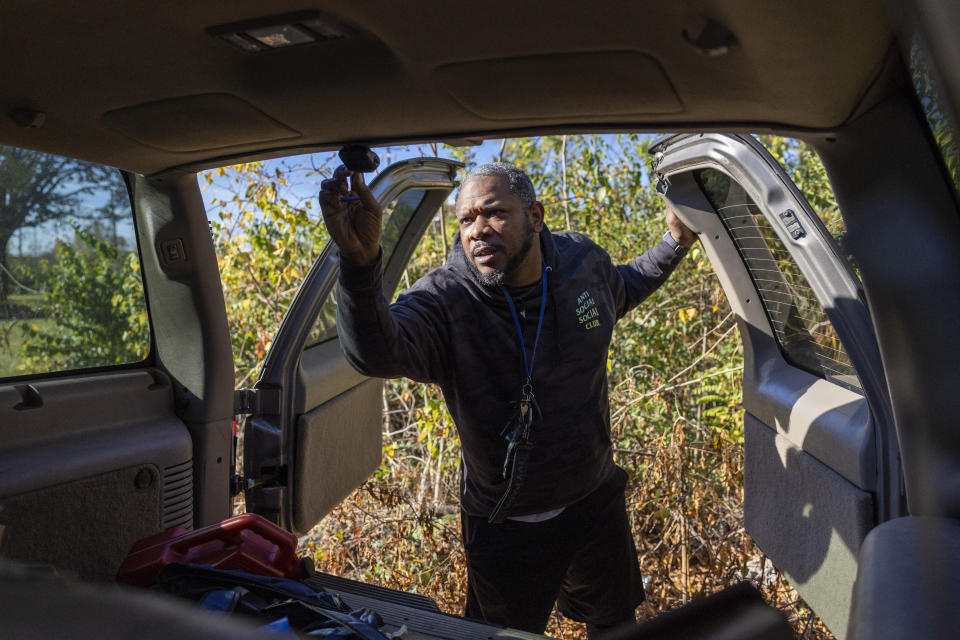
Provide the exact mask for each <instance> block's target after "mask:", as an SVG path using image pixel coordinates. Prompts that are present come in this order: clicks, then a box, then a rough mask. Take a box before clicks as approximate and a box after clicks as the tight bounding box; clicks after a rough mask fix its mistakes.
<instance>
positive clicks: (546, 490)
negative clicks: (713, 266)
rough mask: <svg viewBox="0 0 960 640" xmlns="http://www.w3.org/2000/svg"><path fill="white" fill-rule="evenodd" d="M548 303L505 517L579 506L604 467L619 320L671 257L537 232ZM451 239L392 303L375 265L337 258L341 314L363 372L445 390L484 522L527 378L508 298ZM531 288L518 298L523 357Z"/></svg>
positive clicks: (343, 333) (466, 488)
mask: <svg viewBox="0 0 960 640" xmlns="http://www.w3.org/2000/svg"><path fill="white" fill-rule="evenodd" d="M540 247H541V250H542V255H543V259H544V265H545V266H546V267H547V269H548V272H547V284H548V296H547V308H546V309H545V312H544V319H543V329H542V332H541V336H540V344H539V347H538V348H537V352H536V356H535V357H536V359H535V363H534V370H533V390H534V394H535V396H536V401H537V404H538V405H539V408H540V410H541V412H542V418H541V419H540V420H538V421H537V422H535V424H534V425H533V432H532V435H531V441H532V442H533V449H532V452H531V454H530V457H529V462H528V471H527V474H526V479H525V481H524V483H523V486H522V488H521V490H520V492H519V493H518V495H517V496H516V498H515V499H514V500H513V501H512V502H511V504H510V507H509V509H507V510H506V512H505V514H504V515H506V516H513V515H527V514H532V513H541V512H544V511H549V510H551V509H555V508H559V507H563V506H566V505H568V504H571V503H573V502H576V501H577V500H579V499H580V498H583V497H584V496H586V495H587V494H589V493H590V492H591V491H593V490H594V489H595V488H597V486H599V484H600V482H601V481H602V480H603V479H604V478H605V477H606V475H607V473H609V472H610V471H611V468H612V466H613V457H612V452H611V443H610V409H609V404H608V401H607V349H608V347H609V345H610V338H611V334H612V332H613V325H614V323H615V322H616V321H617V320H618V319H619V318H621V317H623V315H624V314H626V313H627V312H628V311H629V310H630V309H632V308H633V307H635V306H636V305H637V304H639V303H640V302H641V301H642V300H643V299H644V298H646V297H647V296H649V295H650V294H651V293H653V291H654V290H655V289H656V288H657V287H659V286H660V285H661V284H663V282H664V281H665V280H666V279H667V277H668V276H669V275H670V273H671V272H672V271H673V269H674V267H675V266H676V264H677V263H678V262H679V260H680V257H681V256H682V254H683V253H684V251H682V250H681V251H680V252H679V255H678V253H677V252H676V251H674V248H673V247H672V246H671V245H670V244H669V243H667V242H666V241H661V242H660V243H659V244H658V245H656V246H655V247H653V248H652V249H650V250H649V251H647V252H646V253H644V254H643V255H641V256H640V257H638V258H636V259H634V260H633V261H632V262H630V263H629V264H626V265H621V266H615V265H614V264H613V263H612V261H611V259H610V256H609V255H608V254H607V252H606V251H604V250H603V249H602V248H600V247H599V246H598V245H597V244H595V243H594V242H593V241H592V240H590V239H589V238H587V237H586V236H583V235H581V234H578V233H573V232H561V233H551V232H550V231H548V230H547V229H546V227H544V229H543V231H541V233H540ZM466 259H467V258H466V256H465V255H464V251H463V247H462V245H461V243H460V240H459V236H458V237H457V238H456V239H455V240H454V244H453V251H452V252H451V254H450V257H449V259H448V260H447V263H446V264H445V265H443V266H442V267H440V268H438V269H435V270H433V271H431V272H430V273H428V274H427V275H425V276H424V277H422V278H420V279H419V280H418V281H417V282H416V283H415V284H414V285H413V286H412V287H411V288H410V289H409V290H407V291H406V292H404V293H403V294H401V295H400V297H399V299H398V300H397V302H396V303H394V304H392V305H389V306H388V304H387V301H386V300H385V299H384V297H383V294H382V291H381V289H382V280H381V279H382V266H381V264H380V261H379V260H378V261H377V262H376V263H374V264H372V265H369V266H365V267H356V266H353V265H350V264H347V263H346V262H342V263H341V270H340V287H339V305H338V308H337V316H338V318H337V322H338V325H339V332H340V344H341V346H342V348H343V352H344V354H345V355H346V358H347V360H348V361H349V362H350V364H351V365H353V366H354V368H356V369H357V370H358V371H360V372H361V373H363V374H365V375H369V376H376V377H381V378H396V377H401V376H406V377H408V378H413V379H414V380H418V381H421V382H435V383H437V384H438V385H439V386H440V389H441V390H442V391H443V396H444V399H445V400H446V402H447V408H448V409H449V411H450V415H451V416H453V420H454V422H455V423H456V425H457V430H458V431H459V433H460V442H461V445H462V451H463V468H462V473H463V478H462V481H461V488H462V492H461V493H462V495H461V506H462V508H463V510H464V511H466V512H467V513H469V514H470V515H475V516H488V515H489V514H490V512H491V511H492V510H493V508H494V506H495V505H496V503H497V501H498V500H499V499H500V498H501V496H502V495H503V493H504V491H505V488H506V483H505V482H504V481H503V479H502V477H501V474H502V471H503V463H504V456H505V455H506V449H507V441H506V440H505V438H504V436H503V435H502V434H501V432H502V431H503V428H504V426H505V425H506V423H507V421H508V420H509V419H510V418H511V416H512V415H514V414H515V412H516V404H511V403H516V401H517V400H518V399H519V398H520V392H521V387H522V385H523V382H524V378H525V373H524V365H523V357H522V356H521V353H520V347H519V344H518V342H517V330H516V328H515V325H514V322H513V318H512V316H511V314H510V309H509V307H508V305H507V302H506V298H505V297H504V295H503V292H502V290H501V289H500V288H492V287H485V286H482V285H480V284H479V283H478V282H476V280H475V279H474V278H473V276H472V275H471V273H470V271H469V269H468V267H467V264H466ZM540 299H541V295H540V289H539V287H538V288H537V290H536V293H533V294H530V295H528V296H526V299H525V300H524V301H523V302H522V304H518V309H517V310H518V312H519V311H520V307H521V306H522V308H523V309H524V310H525V314H524V315H525V316H526V319H525V320H522V321H521V322H522V324H525V326H524V329H525V330H524V339H525V344H526V349H527V354H528V358H529V357H530V356H529V354H530V353H531V351H532V349H533V341H534V337H535V335H534V334H535V333H536V326H537V324H536V323H537V318H538V313H539V310H540Z"/></svg>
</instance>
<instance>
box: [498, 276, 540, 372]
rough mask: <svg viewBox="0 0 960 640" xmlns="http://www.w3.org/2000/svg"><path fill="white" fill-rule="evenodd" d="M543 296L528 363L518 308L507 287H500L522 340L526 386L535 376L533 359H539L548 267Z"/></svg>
mask: <svg viewBox="0 0 960 640" xmlns="http://www.w3.org/2000/svg"><path fill="white" fill-rule="evenodd" d="M541 280H543V294H542V295H541V297H540V319H539V320H537V335H536V337H535V338H534V339H533V353H531V354H530V361H529V362H527V347H526V345H524V343H523V330H522V329H521V328H520V318H518V317H517V307H516V306H515V305H514V304H513V298H511V297H510V293H509V292H508V291H507V288H506V287H500V289H501V290H502V291H503V296H504V297H505V298H506V299H507V305H509V306H510V313H511V315H513V326H514V327H516V329H517V339H518V340H520V353H521V354H522V355H523V371H524V373H526V374H527V380H526V384H527V385H529V384H530V379H531V377H532V376H533V359H534V358H536V357H537V345H538V344H539V343H540V329H541V328H543V312H544V310H545V309H546V308H547V267H546V266H544V267H543V275H542V276H541Z"/></svg>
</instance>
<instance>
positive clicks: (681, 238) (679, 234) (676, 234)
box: [664, 202, 697, 247]
mask: <svg viewBox="0 0 960 640" xmlns="http://www.w3.org/2000/svg"><path fill="white" fill-rule="evenodd" d="M664 204H665V205H666V209H667V227H668V228H669V229H670V235H672V236H673V239H674V240H676V241H677V244H679V245H680V246H681V247H689V246H692V245H693V243H694V242H696V241H697V234H695V233H694V232H693V231H691V230H690V228H689V227H688V226H687V225H685V224H683V223H682V222H681V221H680V218H679V217H677V214H676V212H675V211H674V210H673V207H671V206H670V204H669V203H667V202H664Z"/></svg>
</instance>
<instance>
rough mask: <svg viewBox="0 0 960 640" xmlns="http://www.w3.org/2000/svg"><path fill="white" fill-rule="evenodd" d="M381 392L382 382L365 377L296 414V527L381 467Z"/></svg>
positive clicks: (333, 504)
mask: <svg viewBox="0 0 960 640" xmlns="http://www.w3.org/2000/svg"><path fill="white" fill-rule="evenodd" d="M382 395H383V381H382V380H379V379H376V378H366V379H365V381H364V382H361V383H360V384H359V385H357V386H355V387H353V388H351V389H350V390H349V392H347V393H340V394H337V395H334V396H332V397H331V398H330V399H329V400H327V401H326V402H324V403H323V404H320V405H318V406H317V407H316V408H314V409H313V410H311V411H308V412H307V413H305V414H303V415H302V416H300V417H299V418H298V420H297V436H296V437H297V440H296V451H297V459H296V468H297V469H301V470H303V472H302V473H297V474H296V475H295V476H294V485H293V489H294V492H293V495H294V499H293V527H294V530H296V531H309V530H310V529H311V527H313V525H314V524H316V523H317V522H319V521H320V519H321V518H322V517H323V516H325V515H326V514H327V513H328V512H329V511H330V510H331V509H333V508H334V507H336V506H337V505H338V504H339V503H340V502H341V501H342V500H343V499H344V498H346V497H347V496H348V495H350V493H351V492H352V491H353V490H354V489H356V488H357V486H358V484H359V483H362V482H363V481H365V480H366V479H367V478H369V477H370V475H371V474H372V473H373V472H374V471H376V470H377V467H378V466H380V458H381V456H382V451H381V440H382V435H381V434H382V427H381V422H382V415H383V410H382V406H383V399H382ZM371 425H376V427H377V428H376V429H373V428H371Z"/></svg>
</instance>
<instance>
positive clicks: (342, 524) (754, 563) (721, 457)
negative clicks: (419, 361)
mask: <svg viewBox="0 0 960 640" xmlns="http://www.w3.org/2000/svg"><path fill="white" fill-rule="evenodd" d="M393 385H394V386H393V387H391V388H390V389H389V390H388V392H387V393H388V396H389V398H390V401H389V406H390V411H389V412H388V419H387V421H386V424H385V429H386V433H387V434H389V435H388V437H387V438H386V439H385V451H386V456H385V463H384V466H383V467H382V468H381V470H380V472H379V473H378V474H377V476H376V477H374V478H372V479H371V480H369V481H368V482H367V483H366V484H365V485H364V486H363V487H361V488H360V489H358V490H357V491H356V492H354V493H353V494H352V495H351V496H350V497H349V498H348V499H347V500H345V501H344V502H343V504H341V505H340V506H339V507H338V508H337V509H336V510H335V511H334V512H332V513H331V514H330V515H328V516H327V517H326V518H325V519H324V520H323V522H321V523H320V525H318V526H317V527H316V528H315V529H314V531H313V532H311V534H310V535H308V536H306V537H304V538H303V540H302V546H303V551H304V552H305V553H309V554H312V555H313V556H314V558H315V559H316V562H317V566H318V568H320V569H321V570H323V571H327V572H330V573H335V574H338V575H342V576H344V577H348V578H353V579H357V580H363V581H368V582H372V583H375V584H380V585H383V586H386V587H390V588H393V589H400V590H403V591H411V592H416V593H421V594H424V595H426V596H429V597H431V598H433V599H435V600H436V601H437V603H438V605H439V606H440V608H441V609H442V610H443V611H446V612H449V613H461V612H462V611H463V606H464V600H465V594H466V569H465V566H464V556H463V549H462V546H461V544H460V525H459V516H458V511H457V495H456V487H457V472H456V471H455V465H456V460H457V457H458V451H459V449H458V447H459V445H458V443H457V442H456V437H455V435H453V434H452V433H451V431H452V430H451V429H450V425H449V424H448V423H447V422H446V421H448V420H449V416H447V415H446V414H445V412H440V413H439V414H438V412H437V411H436V410H435V407H436V398H435V394H436V391H435V390H434V389H432V388H428V387H422V388H420V389H417V388H416V387H414V386H413V385H412V383H408V382H407V383H405V382H402V381H401V382H396V383H393ZM418 392H419V393H420V394H422V397H420V398H419V399H418V398H417V395H418ZM431 406H433V407H434V410H432V411H431V409H430V407H431ZM430 416H432V418H433V420H432V421H431V422H430V423H429V426H426V425H427V423H426V422H425V420H424V418H425V417H430ZM425 433H426V434H427V435H424V434H425ZM691 433H694V434H696V428H695V427H692V426H691V424H690V423H688V422H686V421H685V420H683V419H682V418H677V420H676V421H675V423H674V428H673V429H672V430H670V431H669V432H667V433H663V434H660V435H651V436H650V437H649V438H647V439H643V438H641V441H643V442H645V443H646V446H645V447H644V448H642V449H633V450H623V449H621V450H618V451H617V453H616V455H617V459H618V463H619V464H620V465H621V466H622V467H624V468H625V469H627V470H628V472H629V473H630V481H629V482H628V485H627V504H628V509H629V510H630V512H631V520H632V526H633V531H634V536H635V539H636V541H637V547H638V552H639V554H640V564H641V568H642V569H643V573H644V575H645V576H647V581H648V588H647V596H648V599H647V602H646V603H645V605H644V607H642V608H641V610H639V611H638V615H639V616H641V617H644V616H647V617H649V616H653V615H656V614H657V613H658V612H660V611H666V610H669V609H673V608H675V607H677V606H680V605H682V604H684V603H686V602H688V601H689V600H690V599H691V598H693V597H696V596H697V595H701V594H709V593H712V592H715V591H718V590H720V589H722V588H723V587H725V586H728V585H730V584H732V583H734V582H737V581H739V580H742V579H747V580H751V581H752V582H753V583H754V584H755V585H757V586H758V587H759V588H760V590H761V592H762V593H763V594H764V596H765V598H766V599H767V600H768V602H770V603H771V604H772V605H773V606H775V607H777V608H779V609H781V610H782V611H784V613H785V614H786V615H787V617H788V618H789V620H790V621H791V624H792V625H793V627H794V629H795V630H796V631H797V634H798V637H802V638H819V639H826V638H832V636H831V635H830V634H829V632H827V631H826V630H825V629H824V627H823V625H822V624H821V623H820V622H819V620H818V619H817V618H816V617H815V616H813V614H812V613H811V612H810V610H809V609H808V608H807V607H806V605H805V604H804V602H803V601H802V600H801V599H800V598H799V596H798V595H797V593H796V592H795V591H794V590H793V589H792V588H791V587H790V586H789V585H788V584H787V582H786V580H785V579H783V578H782V577H781V576H780V574H779V573H778V572H777V571H776V570H775V569H773V567H772V565H771V564H770V563H769V562H768V561H767V560H766V558H765V556H764V555H763V554H762V552H760V551H759V549H757V547H756V546H755V545H754V544H753V542H752V540H751V539H750V537H749V536H748V535H747V534H746V532H745V531H744V529H743V510H742V484H743V448H742V446H740V445H739V444H736V443H734V442H731V441H729V440H726V439H724V438H722V437H717V436H716V434H700V436H701V437H698V438H697V439H696V440H694V439H692V438H690V434H691ZM441 441H443V442H445V443H446V448H445V449H443V450H440V449H439V448H438V444H437V443H438V442H441ZM431 452H432V455H431ZM546 633H547V634H548V635H551V636H554V637H557V638H565V639H575V638H585V637H586V636H585V631H584V627H583V625H582V624H579V623H576V622H573V621H570V620H567V619H565V618H564V617H563V616H561V615H560V614H559V613H558V612H556V611H555V612H554V614H553V616H552V617H551V621H550V624H549V626H548V628H547V631H546Z"/></svg>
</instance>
